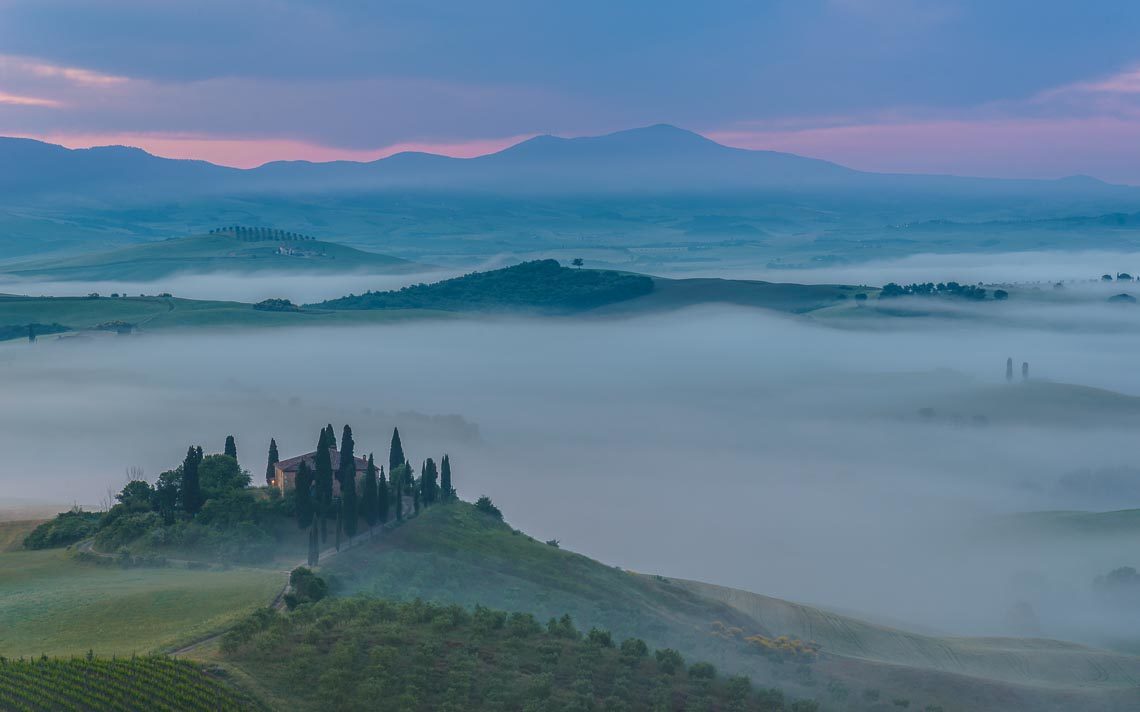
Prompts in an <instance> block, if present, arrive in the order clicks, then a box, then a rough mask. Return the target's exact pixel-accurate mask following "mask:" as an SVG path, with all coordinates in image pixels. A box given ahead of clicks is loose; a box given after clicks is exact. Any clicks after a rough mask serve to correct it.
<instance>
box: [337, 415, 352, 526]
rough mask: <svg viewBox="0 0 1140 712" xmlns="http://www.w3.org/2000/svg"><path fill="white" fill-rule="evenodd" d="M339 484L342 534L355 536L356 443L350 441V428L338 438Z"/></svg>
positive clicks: (346, 427) (346, 428)
mask: <svg viewBox="0 0 1140 712" xmlns="http://www.w3.org/2000/svg"><path fill="white" fill-rule="evenodd" d="M336 474H337V480H338V481H339V482H340V501H341V507H340V514H341V524H342V526H343V527H344V533H345V534H347V535H348V536H350V537H353V536H356V514H357V512H356V509H357V504H356V443H355V442H354V441H353V439H352V428H350V427H348V426H347V425H346V426H344V434H343V435H341V438H340V466H339V467H338V468H337V473H336Z"/></svg>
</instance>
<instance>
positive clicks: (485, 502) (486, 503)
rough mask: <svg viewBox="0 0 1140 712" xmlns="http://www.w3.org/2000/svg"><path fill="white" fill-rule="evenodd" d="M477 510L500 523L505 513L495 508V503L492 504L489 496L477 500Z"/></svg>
mask: <svg viewBox="0 0 1140 712" xmlns="http://www.w3.org/2000/svg"><path fill="white" fill-rule="evenodd" d="M475 509H477V510H479V511H480V512H482V513H483V514H487V515H490V516H492V517H494V518H495V519H498V520H500V521H502V519H503V513H502V512H500V511H499V508H498V507H496V506H495V503H494V502H492V501H491V498H490V497H488V496H487V495H483V496H482V497H480V498H479V499H477V500H475Z"/></svg>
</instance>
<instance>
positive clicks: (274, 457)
mask: <svg viewBox="0 0 1140 712" xmlns="http://www.w3.org/2000/svg"><path fill="white" fill-rule="evenodd" d="M278 462H281V458H280V457H279V456H278V454H277V441H276V440H274V439H273V438H269V461H268V462H267V463H266V464H265V484H269V483H270V482H272V481H273V477H274V474H275V473H274V468H273V466H274V465H276V464H277V463H278Z"/></svg>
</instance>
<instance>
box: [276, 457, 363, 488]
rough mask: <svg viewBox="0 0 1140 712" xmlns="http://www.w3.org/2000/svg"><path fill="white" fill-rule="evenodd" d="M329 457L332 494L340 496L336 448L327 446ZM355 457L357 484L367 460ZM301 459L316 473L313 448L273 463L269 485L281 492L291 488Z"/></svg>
mask: <svg viewBox="0 0 1140 712" xmlns="http://www.w3.org/2000/svg"><path fill="white" fill-rule="evenodd" d="M329 458H330V460H331V461H332V467H333V496H334V497H339V496H340V482H339V481H337V479H336V471H337V468H339V467H340V453H339V452H337V449H336V448H332V447H330V448H329ZM355 459H356V482H357V486H359V485H360V482H361V480H362V479H363V477H364V471H365V470H366V469H368V460H365V459H364V458H363V457H358V458H355ZM302 461H304V462H305V463H307V464H308V465H309V470H310V471H311V472H313V473H314V474H315V473H316V471H317V452H316V450H314V451H313V452H310V453H306V454H304V455H298V456H297V457H291V458H289V459H288V460H281V461H280V462H278V463H277V464H276V465H274V466H273V481H272V482H270V485H272V486H274V487H276V488H277V489H279V490H281V493H282V494H284V493H285V492H287V491H288V490H291V489H293V486H294V484H293V483H294V482H295V481H296V479H297V468H298V467H300V466H301V462H302Z"/></svg>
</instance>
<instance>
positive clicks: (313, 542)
mask: <svg viewBox="0 0 1140 712" xmlns="http://www.w3.org/2000/svg"><path fill="white" fill-rule="evenodd" d="M320 558H321V545H320V544H318V543H317V515H316V512H314V513H313V518H312V519H310V520H309V566H316V565H317V563H318V562H319V561H320Z"/></svg>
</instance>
